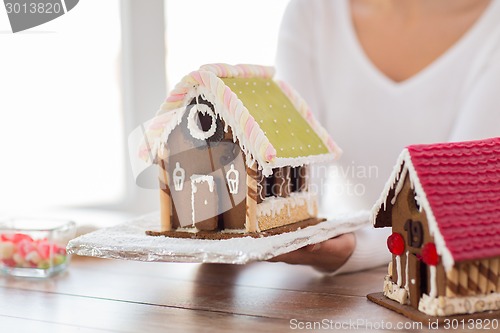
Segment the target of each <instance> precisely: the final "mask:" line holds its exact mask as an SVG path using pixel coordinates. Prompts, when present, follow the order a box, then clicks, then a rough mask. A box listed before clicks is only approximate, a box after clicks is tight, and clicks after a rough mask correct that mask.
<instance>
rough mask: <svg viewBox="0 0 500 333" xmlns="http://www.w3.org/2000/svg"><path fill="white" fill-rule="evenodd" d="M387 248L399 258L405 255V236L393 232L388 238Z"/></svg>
mask: <svg viewBox="0 0 500 333" xmlns="http://www.w3.org/2000/svg"><path fill="white" fill-rule="evenodd" d="M387 247H388V248H389V251H391V253H392V254H394V255H397V256H399V255H401V254H403V252H404V251H405V240H404V238H403V236H401V234H399V233H397V232H393V233H392V235H390V236H389V237H388V238H387Z"/></svg>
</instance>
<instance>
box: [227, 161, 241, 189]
mask: <svg viewBox="0 0 500 333" xmlns="http://www.w3.org/2000/svg"><path fill="white" fill-rule="evenodd" d="M239 177H240V173H239V172H238V170H235V169H234V164H231V169H229V171H228V172H227V173H226V180H227V185H228V187H229V193H231V194H238V185H239V182H240V180H239Z"/></svg>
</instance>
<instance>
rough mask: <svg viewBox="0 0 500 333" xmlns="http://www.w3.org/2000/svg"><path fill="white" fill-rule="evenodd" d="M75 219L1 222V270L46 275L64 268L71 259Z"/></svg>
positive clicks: (15, 273) (23, 274)
mask: <svg viewBox="0 0 500 333" xmlns="http://www.w3.org/2000/svg"><path fill="white" fill-rule="evenodd" d="M75 234H76V224H75V223H74V222H72V221H67V220H57V219H38V218H11V219H3V220H1V221H0V270H1V271H2V273H4V274H7V275H12V276H22V277H38V278H44V277H49V276H52V275H54V274H56V273H58V272H61V271H64V270H65V269H66V268H67V267H68V265H69V262H70V255H69V254H68V253H66V245H67V243H68V241H69V240H70V239H72V238H74V237H75Z"/></svg>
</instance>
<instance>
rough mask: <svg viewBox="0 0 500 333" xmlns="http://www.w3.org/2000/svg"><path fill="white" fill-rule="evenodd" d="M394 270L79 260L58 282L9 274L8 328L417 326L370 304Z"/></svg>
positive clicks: (0, 311) (4, 284)
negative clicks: (329, 272)
mask: <svg viewBox="0 0 500 333" xmlns="http://www.w3.org/2000/svg"><path fill="white" fill-rule="evenodd" d="M385 272H386V268H382V267H381V268H378V269H374V270H370V271H364V272H359V273H355V274H350V275H341V276H335V277H330V276H324V275H322V274H320V273H318V272H316V271H314V270H312V269H310V268H309V267H303V266H292V265H286V264H282V263H268V262H259V263H252V264H248V265H243V266H239V265H223V264H178V263H144V262H133V261H119V260H108V259H95V258H83V257H80V258H74V260H73V262H72V263H71V266H70V268H69V270H68V271H67V272H65V273H63V274H61V275H59V276H56V277H54V278H51V279H47V280H33V279H15V278H7V277H0V332H2V333H3V332H9V333H10V332H16V333H17V332H29V333H40V332H64V333H66V332H103V331H105V332H134V333H136V332H141V333H142V332H144V333H150V332H238V333H241V332H285V331H306V330H300V329H298V328H300V327H306V325H313V323H312V322H319V324H323V325H325V326H323V328H324V329H323V330H321V329H317V330H316V331H359V332H363V331H368V328H370V326H373V327H378V328H379V329H370V330H369V331H370V332H377V331H385V332H389V331H391V332H397V331H398V330H389V329H383V327H385V328H387V325H392V326H393V328H395V327H396V325H397V324H398V323H400V325H403V324H404V323H406V325H410V326H409V327H412V326H411V325H417V324H412V323H413V322H411V321H410V320H407V319H406V318H404V317H402V316H400V315H398V314H396V313H393V312H392V311H390V310H387V309H385V308H382V307H380V306H378V305H375V304H373V303H371V302H370V301H368V300H367V299H366V294H368V293H371V292H376V291H380V289H381V288H382V280H383V277H384V275H385ZM307 322H310V323H309V324H308V323H307ZM319 324H316V325H319ZM351 324H352V325H355V326H352V325H351ZM340 325H343V327H344V328H343V329H342V328H341V327H340ZM350 325H351V326H350ZM382 325H385V326H382ZM425 326H426V325H424V329H423V330H421V329H418V328H417V329H411V330H408V331H415V332H419V331H427V329H425ZM413 327H417V326H413ZM293 328H297V329H295V330H294V329H293ZM317 328H321V327H318V326H317ZM325 328H327V329H325ZM356 328H357V329H356Z"/></svg>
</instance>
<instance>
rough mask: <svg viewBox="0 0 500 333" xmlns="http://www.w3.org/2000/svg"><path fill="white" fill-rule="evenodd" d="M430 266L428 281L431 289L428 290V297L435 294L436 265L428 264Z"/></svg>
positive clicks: (433, 296) (432, 296)
mask: <svg viewBox="0 0 500 333" xmlns="http://www.w3.org/2000/svg"><path fill="white" fill-rule="evenodd" d="M429 268H430V273H431V274H430V280H431V281H430V282H431V290H430V291H429V297H431V298H435V297H436V296H437V280H436V278H437V276H436V266H429Z"/></svg>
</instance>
